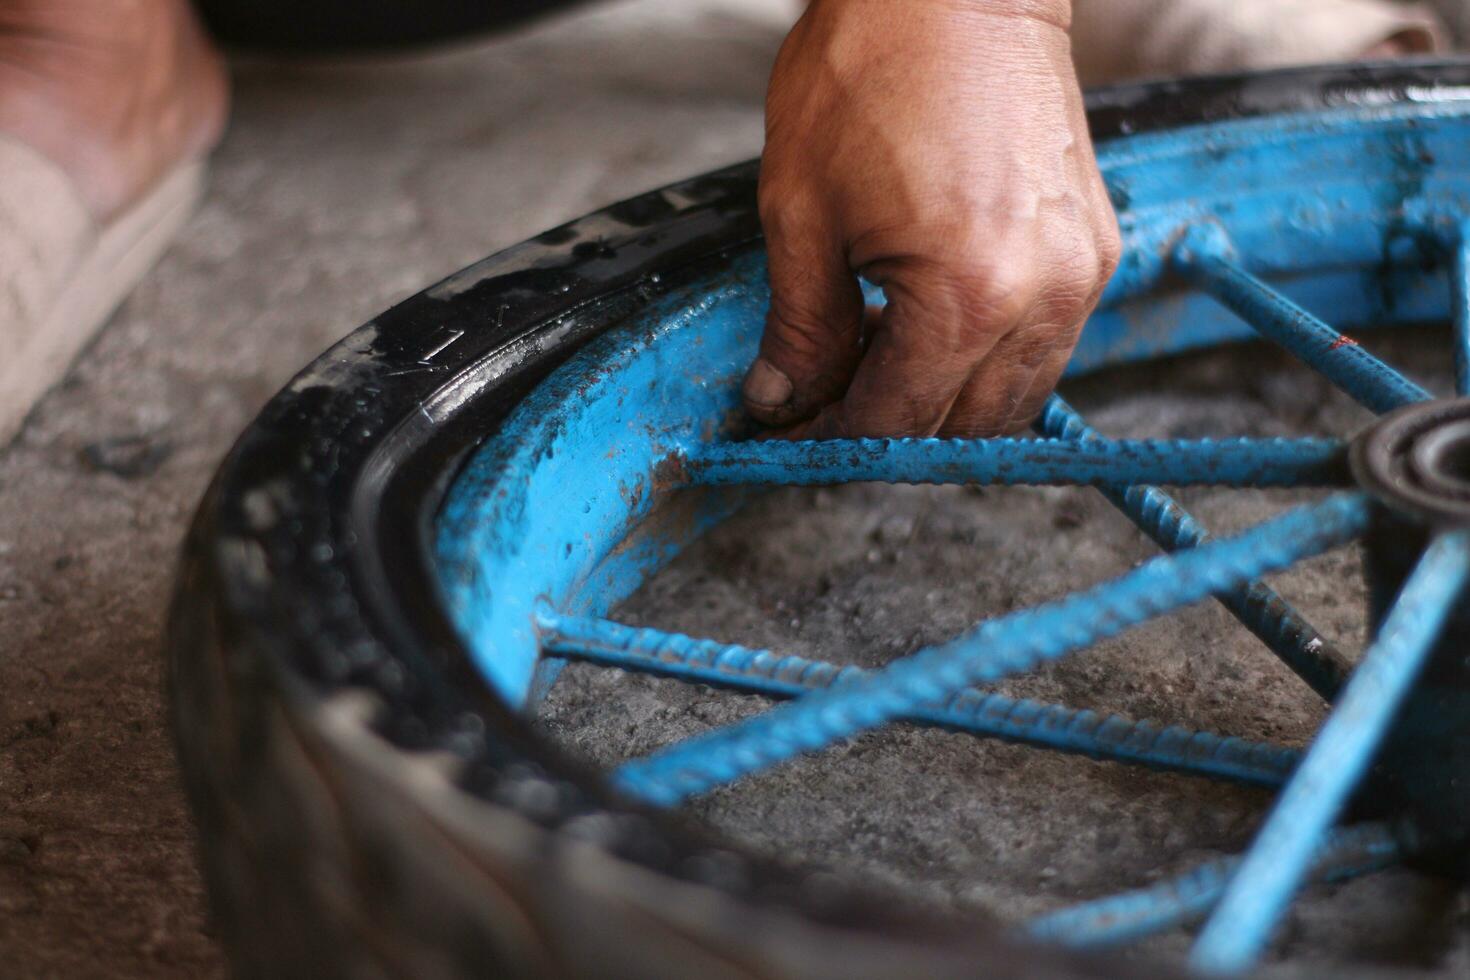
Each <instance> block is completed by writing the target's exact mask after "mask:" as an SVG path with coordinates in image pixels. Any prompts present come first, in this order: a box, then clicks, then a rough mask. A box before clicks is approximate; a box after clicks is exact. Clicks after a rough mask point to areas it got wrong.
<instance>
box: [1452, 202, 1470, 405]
mask: <svg viewBox="0 0 1470 980" xmlns="http://www.w3.org/2000/svg"><path fill="white" fill-rule="evenodd" d="M1450 319H1451V321H1452V322H1453V323H1454V344H1455V394H1457V395H1470V225H1462V226H1461V227H1460V237H1459V240H1458V241H1456V242H1455V251H1454V255H1453V258H1452V261H1451V262H1450Z"/></svg>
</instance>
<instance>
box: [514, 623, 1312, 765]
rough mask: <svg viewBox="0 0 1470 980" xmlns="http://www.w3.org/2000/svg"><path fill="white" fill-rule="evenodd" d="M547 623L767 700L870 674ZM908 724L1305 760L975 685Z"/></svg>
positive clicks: (1162, 757) (1255, 761)
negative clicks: (1014, 696)
mask: <svg viewBox="0 0 1470 980" xmlns="http://www.w3.org/2000/svg"><path fill="white" fill-rule="evenodd" d="M539 625H540V629H541V645H542V649H543V650H544V651H545V652H546V653H548V654H553V655H555V656H558V657H567V658H571V659H577V660H586V661H589V662H591V663H597V664H602V665H604V666H609V667H621V668H623V669H625V670H638V671H644V672H647V673H654V674H660V675H662V676H665V677H672V678H675V679H677V680H683V681H691V682H696V683H701V684H717V685H720V686H722V687H730V688H734V689H736V690H739V691H746V692H750V693H756V694H763V695H766V696H768V697H776V698H793V697H797V696H799V695H802V694H805V693H807V692H808V691H816V690H822V689H824V688H829V687H833V686H836V685H839V684H843V683H848V682H851V681H854V680H857V679H859V678H862V677H867V676H870V675H871V672H870V671H867V670H864V669H862V668H861V667H853V666H846V667H841V666H838V665H837V664H832V663H827V662H825V661H821V660H807V659H805V658H802V657H796V656H784V657H783V656H778V655H776V654H774V653H772V652H770V651H769V650H755V649H751V648H749V647H742V646H737V645H734V644H722V643H717V642H715V641H713V640H698V639H694V638H692V637H688V636H684V635H682V634H679V633H665V632H662V631H659V630H653V629H638V628H634V627H631V626H625V625H623V624H621V623H615V622H611V621H609V620H605V619H588V618H581V617H575V616H562V615H558V614H555V613H551V614H545V615H543V616H542V617H541V618H540V622H539ZM906 720H908V721H914V722H918V723H921V724H925V725H933V726H937V727H940V728H948V729H952V730H955V731H963V732H969V733H970V734H972V735H980V736H987V737H992V738H1002V739H1006V740H1007V741H1015V742H1025V743H1028V744H1031V745H1040V746H1044V747H1046V748H1051V749H1056V750H1059V751H1062V752H1072V753H1077V754H1080V755H1085V756H1088V757H1090V758H1094V759H1114V760H1117V761H1120V762H1131V763H1137V764H1142V765H1146V766H1151V767H1154V768H1160V769H1171V770H1175V771H1179V772H1189V773H1195V774H1198V775H1203V776H1217V777H1223V778H1226V779H1234V780H1239V781H1242V782H1248V783H1253V784H1255V785H1258V786H1280V785H1281V784H1282V783H1283V782H1285V781H1286V776H1287V774H1289V773H1290V772H1291V770H1292V768H1293V767H1295V765H1296V763H1297V761H1298V759H1299V757H1300V753H1298V752H1297V751H1296V750H1294V749H1289V748H1285V747H1284V746H1279V745H1269V744H1263V743H1259V742H1248V741H1245V740H1244V739H1239V738H1221V737H1220V736H1219V735H1215V734H1212V733H1210V732H1194V731H1190V730H1188V729H1185V728H1180V727H1177V726H1170V727H1162V726H1159V725H1156V724H1154V723H1153V722H1149V721H1134V720H1132V719H1129V718H1124V717H1122V716H1120V715H1107V716H1104V715H1099V714H1097V713H1096V712H1093V711H1077V710H1074V709H1072V708H1067V707H1064V706H1062V705H1056V704H1041V703H1038V702H1036V701H1029V700H1028V701H1018V700H1015V699H1013V698H1007V697H1003V696H1001V695H999V694H990V693H987V692H984V691H978V690H975V689H973V688H968V689H966V690H963V691H961V692H959V693H958V694H956V695H954V696H953V697H950V698H948V699H946V700H944V701H942V702H936V703H933V704H922V705H918V706H917V707H915V708H914V709H913V710H912V711H911V712H909V713H908V715H907V716H906Z"/></svg>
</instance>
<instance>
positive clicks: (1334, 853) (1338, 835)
mask: <svg viewBox="0 0 1470 980" xmlns="http://www.w3.org/2000/svg"><path fill="white" fill-rule="evenodd" d="M1402 858H1403V853H1402V848H1401V847H1400V845H1399V842H1398V840H1397V839H1396V838H1395V837H1394V835H1393V832H1392V831H1391V830H1390V828H1389V827H1388V826H1387V825H1385V824H1361V825H1359V826H1356V827H1350V828H1344V829H1342V830H1337V831H1334V832H1333V833H1332V834H1330V835H1329V836H1328V838H1327V840H1326V841H1325V842H1324V843H1323V845H1322V846H1321V847H1320V848H1319V849H1318V850H1317V853H1316V855H1315V857H1314V858H1313V860H1312V877H1313V878H1314V879H1316V880H1318V881H1343V880H1346V879H1348V878H1353V877H1357V876H1359V875H1364V874H1368V873H1370V872H1373V871H1380V870H1382V869H1383V868H1386V867H1389V866H1390V865H1393V864H1396V863H1398V862H1399V861H1400V860H1401V859H1402ZM1241 860H1242V859H1241V858H1239V857H1229V858H1222V859H1220V860H1218V861H1211V862H1209V863H1208V864H1202V865H1200V866H1199V867H1197V868H1193V869H1191V870H1189V871H1187V872H1185V873H1184V874H1182V875H1178V876H1177V877H1174V878H1169V879H1167V880H1165V881H1161V882H1159V883H1158V884H1156V885H1150V886H1149V887H1147V888H1140V889H1138V890H1136V891H1131V892H1123V893H1121V894H1118V895H1108V896H1106V897H1104V898H1099V899H1096V900H1094V901H1091V902H1083V903H1082V904H1080V905H1074V906H1071V907H1070V908H1064V909H1059V910H1058V911H1056V912H1050V913H1047V914H1046V915H1042V916H1038V917H1037V918H1035V919H1032V920H1031V921H1030V922H1028V923H1026V924H1025V926H1024V927H1023V928H1024V930H1025V933H1026V935H1027V936H1029V937H1030V938H1032V939H1038V940H1041V941H1043V942H1050V943H1061V944H1062V945H1065V946H1073V947H1091V948H1097V947H1102V946H1116V945H1119V944H1121V943H1127V942H1132V941H1134V940H1136V939H1142V938H1143V937H1145V936H1151V935H1154V934H1156V933H1160V932H1163V931H1165V930H1167V929H1172V928H1173V927H1175V926H1178V925H1183V924H1184V923H1186V922H1190V921H1192V920H1194V919H1197V918H1199V917H1200V916H1202V915H1204V914H1205V913H1206V912H1208V911H1209V910H1210V909H1211V908H1212V907H1213V906H1214V905H1215V904H1216V903H1218V902H1219V901H1220V896H1221V895H1222V894H1224V892H1225V888H1226V885H1228V884H1229V882H1230V876H1231V875H1232V874H1233V873H1234V872H1235V870H1236V868H1238V867H1239V866H1240V863H1241Z"/></svg>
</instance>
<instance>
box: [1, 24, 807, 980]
mask: <svg viewBox="0 0 1470 980" xmlns="http://www.w3.org/2000/svg"><path fill="white" fill-rule="evenodd" d="M795 8H796V2H795V0H621V2H611V3H599V4H594V5H589V6H587V7H585V8H582V9H581V10H578V11H575V12H573V13H571V14H569V15H563V16H560V17H558V18H556V19H553V20H549V21H541V22H538V23H536V24H533V25H531V26H530V27H528V28H524V29H522V30H520V31H518V32H516V33H515V34H512V35H509V36H505V37H499V38H492V39H489V40H487V41H484V42H478V43H474V44H462V45H458V46H455V47H454V48H452V49H449V50H441V51H437V52H435V53H433V54H431V55H430V54H421V55H415V56H412V57H396V58H392V59H382V58H377V59H367V60H363V59H355V60H352V61H336V62H331V61H321V60H316V61H302V60H297V59H292V60H289V61H277V60H270V61H266V60H254V61H237V62H236V63H235V65H234V82H235V107H234V118H233V123H232V125H231V127H230V130H229V133H228V136H227V137H226V139H225V142H224V144H223V145H222V146H221V147H220V149H219V151H218V152H217V153H216V154H215V155H214V158H213V164H212V168H211V172H210V186H209V191H208V194H207V197H206V199H205V201H204V203H203V206H202V207H201V208H200V210H199V211H198V213H197V214H196V215H195V216H194V218H193V219H192V220H191V221H190V223H189V224H188V226H187V227H186V229H185V231H184V233H183V234H182V236H181V237H180V238H179V240H178V241H177V242H176V243H175V245H174V246H173V248H172V249H171V250H170V251H169V252H168V254H167V256H166V257H165V258H164V260H163V262H162V263H161V264H160V265H159V266H158V267H157V268H156V269H154V270H153V272H152V273H150V274H149V276H148V277H147V278H146V279H145V280H144V281H143V283H142V284H141V286H140V287H139V289H138V290H137V291H136V292H135V293H134V294H133V296H132V297H131V298H130V299H129V300H128V301H127V302H126V303H125V304H124V306H123V307H122V309H121V310H120V311H119V313H118V315H117V316H115V317H114V318H113V319H112V320H111V321H110V323H109V324H108V326H107V327H106V329H105V330H104V331H103V332H102V334H101V335H100V336H99V338H98V339H97V340H96V341H95V342H94V343H93V345H92V346H91V347H90V349H89V350H88V351H87V352H86V353H85V354H84V355H83V356H82V358H81V359H80V361H79V362H78V363H77V364H76V365H75V367H74V369H73V370H72V371H71V373H70V374H69V375H68V378H67V380H66V381H65V382H64V383H63V384H62V385H61V386H60V387H59V388H57V389H55V390H53V391H52V392H51V393H50V394H49V395H48V396H47V397H46V398H45V399H44V401H42V403H41V404H40V405H39V406H38V408H37V410H36V411H35V412H34V413H33V414H32V416H31V418H30V420H29V422H28V424H27V426H26V427H25V429H24V430H23V432H22V433H21V434H20V435H19V436H18V437H17V439H16V441H15V442H14V443H13V444H12V445H11V446H10V447H9V448H8V449H7V450H5V451H3V452H0V623H3V624H4V631H5V632H4V639H3V641H0V647H3V648H4V649H5V651H6V652H7V653H11V654H13V655H11V656H0V800H3V801H4V802H3V804H0V951H3V960H4V966H3V967H0V972H3V973H4V974H5V975H7V976H14V977H23V976H24V977H30V976H95V975H98V974H99V972H102V973H105V975H107V976H111V977H145V976H146V977H170V976H181V977H182V976H188V977H200V976H212V975H222V974H223V972H224V964H223V961H222V960H221V958H220V954H219V952H218V950H217V948H216V946H215V944H214V942H213V940H212V939H211V937H210V935H209V931H208V926H207V924H206V920H205V913H204V893H203V887H202V883H201V881H200V879H199V876H198V873H197V871H196V869H195V864H194V840H193V830H192V827H191V825H190V820H189V817H188V813H187V811H186V809H185V806H184V802H183V798H182V796H181V794H180V791H179V787H178V785H177V781H176V776H175V772H174V759H173V749H172V746H171V744H170V741H169V734H168V728H167V723H166V719H165V715H164V711H163V706H162V696H161V692H162V677H161V661H160V656H159V643H160V635H161V629H162V623H163V618H164V614H165V605H166V603H167V599H168V592H169V585H170V582H171V579H172V576H173V571H174V562H175V558H176V555H177V552H178V549H179V542H180V540H181V539H182V537H183V534H184V531H185V528H186V525H187V522H188V519H189V516H190V513H191V511H192V509H193V507H194V505H195V504H196V502H197V501H198V499H199V497H200V495H201V494H202V493H203V491H204V488H205V485H206V483H207V481H208V479H209V476H210V473H211V472H212V471H213V469H214V466H215V465H216V464H217V463H218V461H219V459H220V457H221V456H222V455H223V453H224V452H225V450H226V449H227V448H228V446H229V443H230V442H231V440H232V439H234V437H235V435H236V434H237V433H239V432H240V430H241V429H242V428H243V427H244V426H245V424H246V423H247V422H248V421H249V419H250V418H251V417H252V416H253V415H254V414H255V413H256V411H258V410H259V408H260V406H261V405H262V404H263V403H264V402H265V400H266V399H267V398H268V397H269V396H270V395H271V394H272V393H273V392H275V390H276V389H278V388H279V387H281V386H282V385H283V384H284V383H285V382H286V380H287V379H288V378H289V377H290V376H291V375H292V373H294V372H295V371H296V370H298V369H300V368H301V367H302V366H304V365H305V364H306V363H307V361H308V360H310V359H311V358H312V357H314V356H315V355H316V354H318V353H319V352H320V351H321V350H322V349H323V348H325V347H326V346H327V345H329V344H330V343H332V342H333V341H334V340H336V339H337V338H339V337H340V336H342V335H343V334H344V333H346V332H347V331H348V330H350V329H352V328H353V327H355V326H357V325H359V324H360V323H362V322H363V321H365V320H367V319H368V318H369V317H371V316H372V315H373V314H374V313H377V312H378V311H380V310H382V309H383V308H385V307H387V306H388V305H390V304H392V303H394V302H396V301H397V300H400V299H402V298H404V297H405V296H408V295H409V294H411V293H414V292H417V291H418V290H419V289H422V288H423V287H425V286H427V285H429V284H430V283H432V282H434V281H435V280H437V279H439V278H441V277H443V276H445V275H447V274H449V273H451V272H453V271H455V270H456V269H459V268H460V267H462V266H464V265H467V264H468V263H470V262H471V261H473V260H475V259H477V258H480V257H481V256H483V255H485V254H487V253H489V252H492V251H495V250H497V249H499V248H502V247H504V246H507V245H511V244H513V243H515V242H517V241H520V240H522V239H524V238H527V237H529V236H531V235H533V234H535V233H537V232H540V231H543V230H545V229H547V228H550V227H552V226H554V225H556V224H559V223H561V222H563V221H565V220H567V219H569V218H573V217H575V216H577V215H580V214H582V213H585V212H587V211H590V210H592V209H594V208H598V207H601V206H603V205H605V204H608V203H611V202H613V201H616V200H619V199H621V198H624V197H627V196H629V195H632V194H635V193H637V192H639V191H643V190H646V189H648V188H650V187H654V186H656V185H659V184H662V183H666V182H669V181H673V180H675V179H678V178H681V177H685V176H688V175H691V174H693V173H696V172H699V171H702V170H707V169H710V168H713V167H717V166H720V165H723V164H727V163H731V162H734V161H737V160H740V159H744V158H748V157H752V156H755V155H756V154H758V153H759V151H760V145H761V135H762V121H761V110H762V102H763V99H764V95H765V84H766V77H767V74H768V72H769V69H770V64H771V61H772V59H773V58H774V56H775V52H776V49H777V47H778V45H779V43H780V41H781V38H782V36H783V35H784V33H785V30H786V29H787V27H789V25H790V22H791V20H792V19H793V17H794V13H795Z"/></svg>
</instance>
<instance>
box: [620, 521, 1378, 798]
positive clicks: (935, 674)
mask: <svg viewBox="0 0 1470 980" xmlns="http://www.w3.org/2000/svg"><path fill="white" fill-rule="evenodd" d="M1368 513H1369V509H1368V500H1367V498H1366V497H1365V496H1363V495H1362V494H1357V493H1351V494H1341V495H1339V496H1335V497H1332V498H1330V499H1328V500H1326V501H1324V502H1322V503H1320V504H1316V505H1313V506H1310V507H1303V508H1300V509H1298V510H1294V511H1291V512H1289V513H1287V514H1284V515H1282V516H1281V517H1278V518H1276V519H1274V520H1271V521H1268V522H1266V523H1264V524H1261V525H1258V526H1257V527H1254V528H1252V529H1251V530H1249V531H1246V532H1245V533H1243V534H1240V535H1237V536H1235V537H1232V538H1222V539H1220V540H1217V541H1212V542H1209V543H1208V544H1204V545H1201V546H1199V547H1198V548H1193V549H1190V550H1188V551H1182V552H1179V553H1177V554H1173V555H1166V556H1162V557H1159V558H1155V559H1153V560H1152V561H1149V562H1146V563H1145V564H1143V565H1141V566H1139V567H1138V568H1136V569H1134V570H1133V571H1132V572H1129V573H1128V574H1126V575H1123V576H1121V577H1119V578H1117V579H1114V580H1113V581H1111V582H1108V583H1105V584H1103V585H1099V586H1096V587H1094V588H1092V589H1090V590H1088V591H1086V592H1081V593H1077V594H1074V595H1070V596H1067V597H1066V598H1064V599H1060V600H1057V601H1055V602H1051V603H1047V604H1046V605H1043V606H1038V607H1036V608H1034V609H1029V610H1023V611H1021V612H1017V613H1012V614H1010V615H1008V616H1002V617H1000V618H997V619H993V620H990V621H989V622H986V623H984V624H982V625H981V626H980V627H978V628H977V629H975V630H972V631H971V632H969V633H967V634H965V635H963V636H961V637H959V638H957V639H955V640H951V641H950V642H948V643H945V644H941V645H939V646H936V647H930V648H928V649H927V650H922V651H920V652H918V653H916V654H914V655H912V656H910V657H906V658H904V659H902V660H899V661H896V662H895V663H892V664H890V665H889V666H887V667H885V668H884V669H883V670H881V671H877V672H875V673H873V674H870V675H868V676H866V677H862V678H858V679H856V680H854V681H852V682H851V683H845V684H842V685H840V686H838V687H833V688H829V689H827V690H823V691H815V692H813V693H811V694H808V695H806V696H805V697H802V698H800V699H799V700H797V701H794V702H791V703H790V704H786V705H782V706H780V707H777V708H774V709H772V710H771V711H769V712H766V713H765V714H763V715H760V716H758V717H756V718H752V719H748V720H746V721H744V722H741V723H739V724H735V725H731V726H728V727H725V728H721V729H718V730H716V731H714V732H710V733H708V734H705V735H703V736H700V737H697V738H692V739H689V740H687V741H684V742H681V743H679V744H677V745H673V746H670V747H668V748H665V749H662V750H660V751H658V752H655V753H654V754H653V755H651V756H649V757H647V758H645V759H640V760H635V761H633V762H630V763H627V764H625V765H624V766H623V767H622V768H620V769H619V770H618V771H617V773H616V774H615V775H614V781H615V783H616V785H617V786H618V787H619V788H620V789H622V790H623V791H625V792H627V793H628V794H630V795H632V796H635V797H639V798H642V799H644V800H647V801H649V802H653V803H661V804H673V803H677V802H678V801H679V800H681V799H683V798H685V797H687V796H689V795H691V794H694V793H699V792H703V791H705V790H707V789H710V788H711V787H714V786H717V785H719V784H721V783H726V782H729V781H731V780H734V779H737V778H739V777H741V776H743V775H746V774H748V773H753V772H756V771H758V770H761V769H764V768H767V767H769V766H771V765H774V764H775V763H778V762H781V761H784V760H786V759H789V758H791V757H793V756H796V755H799V754H801V753H803V752H810V751H813V750H816V749H820V748H822V747H824V746H826V745H829V744H831V743H832V742H835V741H838V740H840V739H844V738H847V737H849V736H852V735H855V734H857V733H858V732H861V731H864V730H866V729H869V728H873V727H876V726H878V725H881V724H883V723H885V722H887V721H891V720H893V719H895V718H899V717H902V716H904V715H906V714H909V713H911V712H912V711H914V709H916V708H917V707H918V706H920V705H922V704H926V703H932V702H937V701H941V700H943V699H945V698H948V697H950V696H952V695H953V694H954V693H956V692H958V691H960V690H961V689H963V688H965V687H968V686H971V685H974V684H981V683H985V682H988V681H994V680H999V679H1000V678H1002V677H1006V676H1008V675H1010V674H1015V673H1018V672H1020V671H1023V670H1027V669H1029V668H1031V667H1033V666H1036V665H1037V664H1039V663H1042V662H1044V661H1046V660H1052V659H1056V658H1058V657H1061V656H1063V655H1065V654H1067V653H1070V652H1072V651H1073V650H1077V649H1081V648H1082V647H1086V646H1089V645H1091V644H1093V643H1095V642H1097V641H1098V640H1101V639H1105V638H1106V637H1110V636H1115V635H1117V634H1118V633H1121V632H1122V631H1123V630H1125V629H1128V628H1129V627H1131V626H1136V625H1138V624H1139V623H1142V622H1145V621H1147V620H1149V619H1153V618H1155V617H1157V616H1161V615H1163V614H1164V613H1167V612H1171V611H1173V610H1175V609H1179V608H1181V607H1183V606H1187V605H1190V604H1192V603H1195V602H1198V601H1199V600H1201V599H1203V598H1205V597H1206V596H1209V595H1213V594H1216V593H1219V592H1224V591H1227V590H1229V589H1233V588H1238V587H1239V586H1240V585H1242V584H1244V583H1245V582H1249V581H1251V580H1252V579H1256V578H1259V577H1260V576H1262V575H1265V574H1267V573H1269V572H1272V571H1278V570H1281V569H1284V568H1287V567H1289V566H1291V565H1293V564H1295V563H1296V562H1297V561H1300V560H1302V559H1304V558H1308V557H1311V556H1313V555H1317V554H1321V553H1322V552H1324V551H1327V550H1329V549H1330V548H1333V547H1335V546H1337V545H1340V544H1344V543H1346V542H1348V541H1351V540H1353V539H1354V538H1356V537H1357V536H1358V535H1359V534H1361V533H1362V531H1363V530H1364V528H1365V527H1366V525H1367V521H1368Z"/></svg>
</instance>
